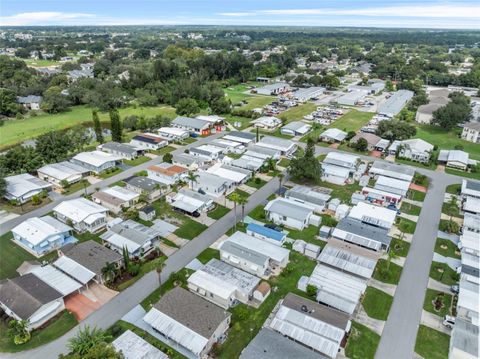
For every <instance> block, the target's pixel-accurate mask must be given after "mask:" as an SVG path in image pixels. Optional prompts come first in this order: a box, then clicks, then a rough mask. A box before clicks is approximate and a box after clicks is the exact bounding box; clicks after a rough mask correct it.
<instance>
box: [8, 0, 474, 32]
mask: <svg viewBox="0 0 480 359" xmlns="http://www.w3.org/2000/svg"><path fill="white" fill-rule="evenodd" d="M177 24H178V25H265V26H267V25H268V26H277V25H278V26H347V27H393V28H399V27H401V28H446V29H480V0H465V1H463V0H460V1H438V0H417V1H412V0H390V1H387V0H370V1H352V0H289V1H286V0H208V1H207V0H1V3H0V26H50V25H177Z"/></svg>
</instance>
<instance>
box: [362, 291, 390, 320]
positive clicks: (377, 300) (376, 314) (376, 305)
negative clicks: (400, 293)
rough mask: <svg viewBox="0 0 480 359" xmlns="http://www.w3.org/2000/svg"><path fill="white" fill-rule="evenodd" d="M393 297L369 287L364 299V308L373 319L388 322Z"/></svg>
mask: <svg viewBox="0 0 480 359" xmlns="http://www.w3.org/2000/svg"><path fill="white" fill-rule="evenodd" d="M392 302H393V297H392V296H391V295H389V294H387V293H385V292H383V291H381V290H379V289H377V288H374V287H370V286H369V287H367V290H366V291H365V295H364V297H363V302H362V304H363V308H364V309H365V312H367V314H368V316H369V317H370V318H373V319H378V320H387V318H388V313H389V312H390V307H391V306H392Z"/></svg>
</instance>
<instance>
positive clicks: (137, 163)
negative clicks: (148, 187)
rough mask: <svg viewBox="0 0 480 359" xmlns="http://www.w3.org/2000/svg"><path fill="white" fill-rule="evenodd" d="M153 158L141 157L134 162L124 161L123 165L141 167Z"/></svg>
mask: <svg viewBox="0 0 480 359" xmlns="http://www.w3.org/2000/svg"><path fill="white" fill-rule="evenodd" d="M150 160H151V158H150V157H147V156H139V157H137V158H135V159H133V160H123V163H124V164H126V165H127V166H138V165H141V164H142V163H145V162H148V161H150Z"/></svg>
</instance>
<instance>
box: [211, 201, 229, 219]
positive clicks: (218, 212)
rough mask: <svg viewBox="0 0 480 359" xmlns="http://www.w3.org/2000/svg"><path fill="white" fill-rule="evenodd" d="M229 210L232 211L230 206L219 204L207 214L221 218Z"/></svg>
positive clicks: (214, 217)
mask: <svg viewBox="0 0 480 359" xmlns="http://www.w3.org/2000/svg"><path fill="white" fill-rule="evenodd" d="M228 212H230V209H229V208H227V207H224V206H221V205H219V204H217V205H216V207H215V209H214V210H213V211H210V212H208V214H207V216H208V217H210V218H213V219H220V218H222V217H223V216H224V215H226V214H227V213H228Z"/></svg>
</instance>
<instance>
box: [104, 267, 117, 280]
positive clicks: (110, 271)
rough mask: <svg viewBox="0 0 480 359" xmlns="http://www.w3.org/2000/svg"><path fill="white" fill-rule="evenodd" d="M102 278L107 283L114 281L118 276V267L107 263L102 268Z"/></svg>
mask: <svg viewBox="0 0 480 359" xmlns="http://www.w3.org/2000/svg"><path fill="white" fill-rule="evenodd" d="M102 276H103V278H105V281H107V282H111V281H113V280H114V279H115V277H116V276H117V267H116V266H115V264H114V263H110V262H107V263H106V264H105V266H104V267H103V268H102Z"/></svg>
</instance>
